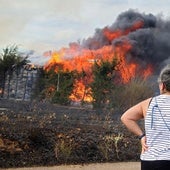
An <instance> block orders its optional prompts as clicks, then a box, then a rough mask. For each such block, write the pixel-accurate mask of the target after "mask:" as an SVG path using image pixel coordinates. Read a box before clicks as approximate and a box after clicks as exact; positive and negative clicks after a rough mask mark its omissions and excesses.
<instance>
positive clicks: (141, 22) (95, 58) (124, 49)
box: [44, 10, 170, 102]
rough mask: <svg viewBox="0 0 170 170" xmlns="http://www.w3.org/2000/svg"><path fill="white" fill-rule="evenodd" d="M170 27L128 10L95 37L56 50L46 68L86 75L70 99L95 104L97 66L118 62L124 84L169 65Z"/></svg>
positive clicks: (165, 22) (152, 16)
mask: <svg viewBox="0 0 170 170" xmlns="http://www.w3.org/2000/svg"><path fill="white" fill-rule="evenodd" d="M169 27H170V22H169V21H168V22H167V21H164V20H163V19H161V18H160V17H156V16H154V15H152V14H148V15H146V14H140V13H138V12H136V11H134V10H128V11H126V12H123V13H122V14H120V15H119V16H118V17H117V20H116V22H115V23H113V24H112V25H111V26H106V27H104V28H103V29H96V31H95V34H94V35H93V36H92V37H89V38H87V39H84V40H83V41H82V42H81V43H80V42H74V43H70V44H69V47H67V48H61V49H60V50H58V51H53V52H52V53H51V58H50V60H49V61H48V63H47V64H46V65H45V66H44V69H45V70H46V71H49V70H51V69H52V70H54V71H55V72H56V73H58V76H59V73H61V72H64V71H67V72H73V71H76V72H78V73H83V76H82V77H81V78H80V77H79V78H77V79H76V81H74V87H73V91H72V93H71V94H70V99H71V100H73V101H82V100H83V101H88V102H92V101H94V100H95V99H94V98H93V95H92V93H93V92H92V91H93V89H91V86H90V84H91V83H92V82H93V81H94V75H93V69H94V64H98V65H99V66H100V65H101V63H102V62H109V63H112V62H113V61H114V60H116V61H117V63H116V65H115V66H114V67H113V70H114V71H116V72H117V73H118V74H119V78H118V79H119V82H121V83H122V84H125V83H128V82H129V81H130V80H131V79H133V78H135V77H141V78H142V79H146V78H147V77H148V76H151V75H154V74H157V71H159V68H160V67H161V66H162V65H163V64H164V63H165V62H169V54H170V43H169V39H170V34H169V31H170V29H169ZM168 37H169V38H168ZM109 74H110V73H108V75H109ZM108 75H106V76H108ZM58 81H59V77H58ZM61 81H62V80H61ZM112 83H113V82H112ZM58 85H59V82H58ZM57 88H58V86H57Z"/></svg>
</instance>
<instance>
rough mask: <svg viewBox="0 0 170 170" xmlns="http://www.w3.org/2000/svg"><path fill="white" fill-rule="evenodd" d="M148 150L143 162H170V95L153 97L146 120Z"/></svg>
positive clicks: (142, 156) (143, 156) (142, 155)
mask: <svg viewBox="0 0 170 170" xmlns="http://www.w3.org/2000/svg"><path fill="white" fill-rule="evenodd" d="M145 131H146V140H147V145H148V150H147V151H145V152H144V153H142V154H141V156H140V158H141V160H170V95H165V94H162V95H159V96H156V97H153V98H152V100H151V103H150V105H149V108H148V110H147V113H146V118H145Z"/></svg>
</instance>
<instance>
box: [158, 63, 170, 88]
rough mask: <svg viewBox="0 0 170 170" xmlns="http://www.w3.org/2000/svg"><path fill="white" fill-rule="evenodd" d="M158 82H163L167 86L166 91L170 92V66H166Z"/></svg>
mask: <svg viewBox="0 0 170 170" xmlns="http://www.w3.org/2000/svg"><path fill="white" fill-rule="evenodd" d="M158 82H162V83H164V84H165V86H166V90H167V91H170V64H168V65H166V66H165V67H164V68H163V69H162V71H161V73H160V75H159V78H158Z"/></svg>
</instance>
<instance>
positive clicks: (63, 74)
mask: <svg viewBox="0 0 170 170" xmlns="http://www.w3.org/2000/svg"><path fill="white" fill-rule="evenodd" d="M28 62H29V60H28V56H25V57H23V56H22V55H21V53H19V51H18V47H17V46H11V47H6V48H5V49H3V52H2V53H1V54H0V92H1V93H0V95H1V97H2V98H3V95H4V94H3V92H4V90H5V83H6V80H7V75H8V76H9V78H8V81H9V82H8V84H10V80H11V78H12V77H10V76H12V75H13V74H12V73H13V72H15V73H16V75H19V74H20V71H21V68H22V67H23V66H24V65H26V64H27V63H28ZM118 65H119V62H118V61H117V60H116V57H114V56H113V60H112V61H104V60H101V61H100V62H98V61H95V62H94V64H93V67H92V79H93V81H91V82H90V83H87V82H85V83H84V84H85V89H88V88H90V89H91V94H90V95H91V96H92V98H93V101H92V102H91V104H92V105H93V107H94V108H98V109H99V110H100V109H108V110H110V111H112V112H118V111H122V110H124V109H126V108H128V107H129V106H131V105H133V104H135V103H137V102H139V101H140V100H142V99H144V98H146V97H147V96H151V95H152V94H153V88H152V86H150V84H148V82H147V81H145V80H143V79H142V78H140V77H135V78H133V79H132V80H130V81H129V82H128V83H126V84H124V83H123V82H121V81H120V79H121V78H120V75H119V70H118V69H117V68H118V67H117V66H118ZM56 67H58V71H57V72H56V71H55V70H56V69H54V68H56ZM86 79H88V75H87V74H86V72H84V70H82V72H81V73H80V72H77V71H76V70H74V71H69V70H66V71H64V69H63V66H62V64H60V65H59V64H58V65H53V67H51V68H50V70H48V71H47V70H44V69H43V68H41V69H40V76H39V78H38V80H37V81H36V85H35V86H36V88H35V90H34V93H33V95H32V98H34V99H36V100H42V99H43V100H48V101H50V102H52V103H58V104H62V105H68V104H70V103H71V99H70V95H71V94H72V93H74V91H73V89H74V84H75V81H77V80H86ZM16 86H17V83H16ZM8 88H9V87H8ZM16 88H17V87H16ZM81 103H82V104H84V101H83V98H82V101H81Z"/></svg>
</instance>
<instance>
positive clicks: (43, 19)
mask: <svg viewBox="0 0 170 170" xmlns="http://www.w3.org/2000/svg"><path fill="white" fill-rule="evenodd" d="M169 6H170V0H161V1H160V0H147V1H145V0H29V1H28V0H0V50H1V51H2V49H4V48H6V47H8V46H11V45H17V46H18V48H19V50H21V51H23V52H26V53H30V60H31V61H32V62H33V63H35V64H44V63H45V62H46V61H47V60H48V59H47V58H45V57H42V56H43V53H44V52H46V51H55V50H59V49H61V48H62V47H68V45H69V43H71V42H77V41H82V40H83V39H87V38H88V37H91V36H93V34H94V33H95V29H97V28H100V29H102V28H104V27H105V26H111V25H112V24H113V23H114V22H115V20H116V18H117V17H118V15H119V14H121V13H122V12H125V11H127V10H129V9H134V10H137V11H138V12H141V13H145V14H149V13H151V14H153V15H159V16H161V17H163V18H165V19H169V18H170V10H169Z"/></svg>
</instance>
